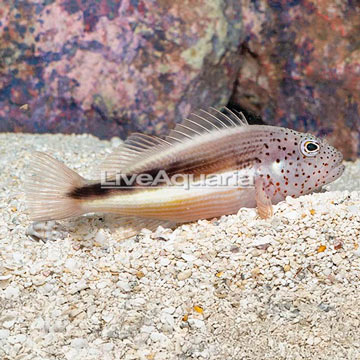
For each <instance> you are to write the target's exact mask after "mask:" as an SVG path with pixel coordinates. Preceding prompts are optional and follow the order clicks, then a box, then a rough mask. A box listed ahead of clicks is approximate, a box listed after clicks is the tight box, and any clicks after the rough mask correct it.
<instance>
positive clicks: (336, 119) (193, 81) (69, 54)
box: [0, 0, 360, 159]
mask: <svg viewBox="0 0 360 360" xmlns="http://www.w3.org/2000/svg"><path fill="white" fill-rule="evenodd" d="M359 30H360V6H359V4H358V2H356V1H353V0H348V1H342V2H338V1H335V0H331V1H322V0H313V1H305V0H304V1H300V0H298V1H296V0H292V1H285V0H282V1H281V0H277V1H276V0H267V1H251V0H246V1H239V0H198V1H190V0H189V1H167V0H157V1H150V0H148V1H141V0H99V1H98V0H90V1H81V0H61V1H60V0H58V1H51V0H46V1H35V0H33V1H30V0H23V1H15V0H7V1H2V6H1V9H0V131H15V132H35V133H45V132H51V133H60V132H61V133H85V132H86V133H92V134H94V135H96V136H98V137H100V138H112V137H114V136H119V137H121V138H125V137H126V136H127V135H128V134H129V133H131V132H134V131H141V132H146V133H152V134H157V135H164V134H166V133H167V131H168V129H169V127H173V126H174V124H175V123H176V122H179V121H180V120H181V119H182V118H183V117H185V116H187V115H188V114H189V113H190V112H191V111H192V110H195V109H197V108H207V107H209V106H215V107H219V106H223V105H227V104H229V103H230V104H231V106H235V107H236V108H237V109H242V110H246V111H248V113H249V112H250V113H253V114H254V116H257V117H260V118H261V119H262V120H263V121H264V122H265V123H267V124H274V125H280V126H286V127H291V128H294V129H297V130H300V131H309V132H311V133H314V134H316V135H319V136H325V137H327V138H328V140H329V141H330V143H332V144H333V145H335V146H336V147H337V148H339V149H340V150H341V151H342V152H343V153H344V156H345V158H347V159H354V158H355V157H356V156H357V155H358V154H359V151H360V145H359V139H360V137H359V136H360V135H359V127H360V121H359V111H358V105H359V101H360V95H359V94H360V93H359V88H360V85H359V84H360V82H359V80H360V60H359V59H360V48H359V46H360V42H359V36H358V35H359Z"/></svg>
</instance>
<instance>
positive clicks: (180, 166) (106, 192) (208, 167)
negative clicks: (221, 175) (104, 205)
mask: <svg viewBox="0 0 360 360" xmlns="http://www.w3.org/2000/svg"><path fill="white" fill-rule="evenodd" d="M244 155H245V154H241V153H237V154H236V153H232V154H231V155H230V154H228V153H227V154H225V156H222V157H221V156H219V154H214V155H213V156H211V157H210V158H207V159H206V161H204V159H201V160H195V159H188V160H187V161H181V160H179V161H174V162H173V163H171V164H169V165H168V166H167V167H165V168H164V169H159V168H155V169H151V170H149V171H147V172H146V174H148V175H150V176H151V178H152V179H155V178H156V176H157V175H158V173H159V172H160V171H164V170H165V172H166V174H167V176H168V177H169V178H171V177H172V176H173V175H176V174H184V175H190V174H192V175H195V179H196V175H199V176H200V175H201V174H205V175H207V174H213V173H216V172H219V171H228V170H239V169H243V168H245V167H247V166H250V165H251V164H253V163H254V162H260V159H259V158H258V157H250V158H246V159H244V158H245V156H244ZM144 174H145V173H144ZM127 178H128V179H129V180H130V179H131V175H127ZM120 180H121V181H120V184H119V186H118V187H106V186H102V184H101V183H96V184H89V185H85V186H83V187H79V188H75V189H74V190H72V191H70V192H69V193H68V194H67V195H68V196H69V197H70V198H72V199H79V200H82V199H88V198H99V197H107V196H110V195H113V194H116V193H121V192H129V191H136V190H138V189H137V184H136V183H135V184H134V183H126V182H125V181H124V179H123V178H121V179H120ZM162 185H164V184H163V183H162V182H161V183H160V185H158V186H157V187H160V186H162ZM149 188H151V186H149Z"/></svg>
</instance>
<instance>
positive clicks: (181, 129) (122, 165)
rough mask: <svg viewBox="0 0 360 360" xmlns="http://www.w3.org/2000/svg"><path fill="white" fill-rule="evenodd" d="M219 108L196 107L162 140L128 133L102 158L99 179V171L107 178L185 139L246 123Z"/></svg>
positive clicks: (243, 117) (225, 109)
mask: <svg viewBox="0 0 360 360" xmlns="http://www.w3.org/2000/svg"><path fill="white" fill-rule="evenodd" d="M223 111H225V113H223V112H221V111H219V110H217V109H215V108H210V109H209V111H205V110H199V111H198V112H195V113H192V114H190V116H189V117H188V118H187V119H185V120H184V121H183V122H182V123H180V124H177V125H176V127H175V128H174V129H173V130H171V131H170V133H169V135H168V136H167V137H166V138H165V140H163V139H161V138H159V137H157V136H151V135H146V134H141V133H134V134H132V135H130V136H129V137H128V138H127V139H126V141H125V142H124V144H123V145H121V146H119V147H118V148H117V149H116V150H115V151H114V152H113V153H112V154H110V155H109V156H108V157H107V158H106V159H105V161H104V162H103V164H102V165H101V166H100V173H99V178H100V177H101V174H104V173H106V178H107V179H110V178H112V177H113V176H115V174H116V173H117V172H122V171H124V170H126V169H127V168H129V167H130V166H131V165H133V164H135V163H136V162H139V161H142V160H144V159H145V158H146V157H148V156H149V155H152V154H154V152H158V151H162V150H164V149H166V148H168V147H170V146H173V145H174V144H177V143H181V142H183V141H184V140H186V139H192V138H193V137H195V136H200V135H203V134H207V133H211V132H213V131H219V130H223V129H226V128H230V127H236V126H246V125H248V123H247V121H246V119H245V116H244V115H243V114H242V113H240V116H241V118H240V117H239V116H237V115H236V114H235V113H234V112H232V111H231V110H230V109H228V108H225V107H224V108H223Z"/></svg>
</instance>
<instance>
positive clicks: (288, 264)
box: [0, 134, 360, 360]
mask: <svg viewBox="0 0 360 360" xmlns="http://www.w3.org/2000/svg"><path fill="white" fill-rule="evenodd" d="M119 144H120V140H119V139H117V138H114V139H112V141H111V142H106V141H100V140H98V139H96V138H95V137H92V136H88V135H80V136H65V135H24V134H0V152H1V153H0V168H1V172H0V184H1V194H0V208H1V213H0V358H1V359H23V360H25V359H56V360H59V359H60V360H61V359H66V360H74V359H81V360H87V359H94V360H98V359H103V360H107V359H129V360H130V359H144V360H150V359H153V360H160V359H164V360H168V359H219V360H220V359H221V360H223V359H358V357H359V353H360V349H359V347H360V336H359V325H360V313H359V308H360V291H359V290H360V285H359V284H360V282H359V275H360V248H359V243H360V237H359V232H360V194H359V189H360V184H359V181H360V176H359V175H360V161H357V162H355V163H347V164H346V165H347V169H346V171H345V173H344V175H343V176H342V178H340V179H339V180H338V181H337V182H335V183H333V184H331V185H329V186H328V187H327V189H328V190H331V191H328V192H324V193H316V194H312V195H308V196H304V197H301V198H299V199H292V198H289V199H288V200H287V201H285V202H282V203H280V204H278V205H276V206H275V215H274V217H273V218H272V219H271V220H266V221H264V220H261V219H259V218H258V217H257V215H256V212H255V210H254V209H241V210H240V211H239V213H238V214H236V215H232V216H224V217H222V218H220V219H214V220H212V221H206V220H201V221H198V222H197V223H192V224H187V225H183V226H179V227H177V228H176V229H174V230H170V229H162V228H158V230H157V231H156V232H153V233H152V232H150V231H147V230H143V231H142V232H141V233H140V234H139V235H137V236H135V237H133V238H130V239H127V240H120V234H119V231H118V230H117V228H116V217H114V216H110V215H105V216H102V215H90V216H84V217H81V218H76V219H71V220H67V221H61V222H58V223H57V227H56V228H54V231H52V232H51V237H52V240H50V241H46V242H43V241H36V240H34V239H33V238H32V237H31V236H29V235H27V232H28V229H29V226H30V224H31V223H30V221H29V219H28V217H27V215H26V214H25V213H24V211H25V204H24V194H23V193H22V184H23V182H24V178H25V177H26V170H27V163H28V159H29V155H30V154H31V152H32V151H34V150H38V151H45V152H49V153H51V154H52V155H54V156H55V157H57V158H58V159H60V160H63V161H64V162H65V163H66V164H67V165H69V166H70V167H72V168H73V169H75V170H76V171H79V172H80V174H81V175H83V176H85V177H89V178H91V177H92V174H96V166H97V164H99V163H100V162H101V160H102V159H103V158H104V156H106V155H107V154H108V153H110V152H111V150H112V148H113V147H115V146H118V145H119Z"/></svg>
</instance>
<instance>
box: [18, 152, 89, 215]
mask: <svg viewBox="0 0 360 360" xmlns="http://www.w3.org/2000/svg"><path fill="white" fill-rule="evenodd" d="M29 172H30V174H28V180H27V182H26V183H25V193H26V202H27V208H28V213H29V216H30V218H31V220H34V221H47V220H59V219H65V218H68V217H71V216H78V215H81V214H83V213H84V211H83V210H82V208H81V202H79V201H78V200H76V199H72V198H71V197H69V196H68V194H69V192H71V191H72V190H74V189H75V188H77V187H81V186H83V185H85V184H86V180H85V179H84V178H83V177H81V176H80V175H78V174H77V173H76V172H75V171H73V170H71V169H69V168H68V167H67V166H65V165H64V164H63V163H62V162H60V161H58V160H56V159H54V158H52V157H51V156H49V155H47V154H45V153H41V152H35V153H33V154H32V158H31V161H30V167H29Z"/></svg>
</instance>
